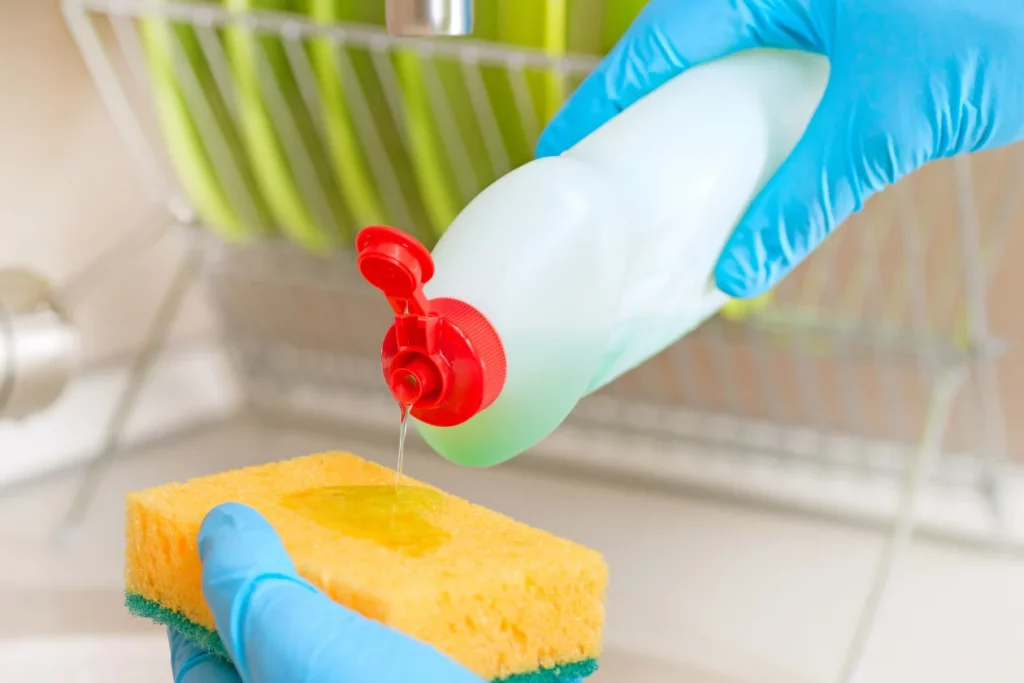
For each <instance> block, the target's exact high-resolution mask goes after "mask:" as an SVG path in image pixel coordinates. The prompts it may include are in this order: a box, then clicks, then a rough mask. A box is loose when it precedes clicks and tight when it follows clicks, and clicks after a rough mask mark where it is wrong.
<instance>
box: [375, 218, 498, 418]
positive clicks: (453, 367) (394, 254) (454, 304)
mask: <svg viewBox="0 0 1024 683" xmlns="http://www.w3.org/2000/svg"><path fill="white" fill-rule="evenodd" d="M356 251H357V253H358V255H359V256H358V258H357V260H356V263H357V265H358V267H359V272H360V273H362V275H363V277H364V278H365V279H366V281H367V282H369V283H370V284H371V285H373V286H374V287H376V288H377V289H379V290H381V291H382V292H383V293H384V296H386V297H387V298H388V303H390V304H391V308H392V310H394V312H395V323H394V324H393V325H392V326H391V329H389V330H388V332H387V334H386V335H385V337H384V344H383V346H382V348H381V366H382V368H383V370H384V380H385V381H386V382H387V383H388V387H389V388H390V389H391V393H392V394H393V395H394V397H395V400H397V401H398V402H399V403H401V404H403V405H407V406H412V410H411V413H412V416H413V417H415V418H416V419H417V420H420V421H421V422H425V423H427V424H431V425H435V426H438V427H452V426H454V425H457V424H462V423H463V422H465V421H466V420H468V419H470V418H471V417H473V416H474V415H476V414H477V413H479V412H480V411H481V410H484V409H485V408H487V407H488V406H489V405H491V403H493V402H494V399H496V398H497V397H498V394H499V393H501V389H502V387H503V386H504V385H505V350H504V348H503V347H502V345H501V339H500V338H499V337H498V333H497V332H496V331H495V330H494V327H493V326H492V325H491V324H490V322H489V321H488V320H487V318H485V317H484V315H483V314H482V313H481V312H480V311H478V310H477V309H475V308H473V307H472V306H470V305H469V304H467V303H466V302H464V301H459V300H457V299H447V298H439V299H432V300H428V299H427V298H426V297H425V296H424V294H423V284H424V283H426V282H428V281H429V280H430V278H432V277H433V276H434V261H433V259H431V257H430V252H429V251H427V248H426V247H424V246H423V245H422V244H420V243H419V242H418V241H416V239H414V238H413V237H411V236H410V235H407V234H406V233H404V232H402V231H401V230H396V229H394V228H388V227H383V226H371V227H368V228H364V229H363V230H362V231H360V233H359V235H358V236H357V237H356Z"/></svg>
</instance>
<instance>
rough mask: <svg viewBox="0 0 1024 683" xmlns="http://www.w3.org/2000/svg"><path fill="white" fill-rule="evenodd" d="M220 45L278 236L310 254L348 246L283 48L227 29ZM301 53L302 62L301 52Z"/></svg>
mask: <svg viewBox="0 0 1024 683" xmlns="http://www.w3.org/2000/svg"><path fill="white" fill-rule="evenodd" d="M227 6H228V7H229V8H230V9H232V10H234V11H239V12H244V11H247V10H275V11H281V12H298V13H305V11H306V9H307V3H306V2H305V1H303V0H227ZM227 46H228V53H229V55H230V58H231V63H232V66H233V68H234V71H235V78H236V81H237V83H238V99H239V109H240V114H241V119H242V131H243V135H244V141H245V145H246V150H247V152H248V155H249V158H250V160H251V162H252V164H253V168H254V169H255V172H256V178H257V181H258V182H259V186H260V188H261V190H262V192H263V195H264V197H265V198H266V201H267V203H268V204H269V206H270V209H271V211H272V212H273V214H274V217H275V218H276V220H277V223H278V224H279V225H280V227H281V230H282V232H284V233H285V234H286V235H288V236H289V237H290V238H291V240H292V241H293V242H295V243H296V244H298V245H300V246H301V247H303V248H304V249H306V250H308V251H312V252H315V253H324V252H327V251H330V250H332V249H335V248H337V247H339V246H342V245H346V244H350V243H351V241H352V239H353V236H354V233H355V227H354V221H353V219H352V217H351V214H349V212H348V211H347V209H346V206H345V202H344V200H343V198H342V195H343V190H342V188H340V187H339V184H338V181H337V179H336V177H335V175H334V172H333V169H332V167H331V161H330V160H329V159H328V155H327V154H326V153H325V152H324V149H323V141H322V140H321V138H320V136H319V135H318V134H317V129H316V124H315V119H314V115H313V113H312V112H311V111H310V109H309V106H308V105H307V103H306V101H305V99H304V98H303V93H302V91H301V89H300V87H299V84H298V82H297V81H296V76H295V74H294V73H293V71H292V66H291V64H290V62H289V59H288V53H287V51H286V50H287V48H286V47H285V45H284V43H283V42H282V40H281V39H280V38H278V37H276V36H273V35H269V34H265V33H260V34H256V33H255V32H253V31H252V30H251V29H248V28H244V27H242V26H237V25H235V26H232V27H231V28H229V29H228V30H227ZM301 49H302V50H305V51H306V57H307V58H308V57H309V47H308V46H307V45H303V46H302V48H301ZM261 75H262V76H263V77H262V78H261ZM289 151H290V152H291V154H289Z"/></svg>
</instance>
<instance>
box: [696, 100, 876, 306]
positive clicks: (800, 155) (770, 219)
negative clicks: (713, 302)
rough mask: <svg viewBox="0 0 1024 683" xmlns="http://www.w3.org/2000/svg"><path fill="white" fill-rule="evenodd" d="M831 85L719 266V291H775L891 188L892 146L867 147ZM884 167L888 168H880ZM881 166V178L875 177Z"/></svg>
mask: <svg viewBox="0 0 1024 683" xmlns="http://www.w3.org/2000/svg"><path fill="white" fill-rule="evenodd" d="M837 90H838V89H835V88H833V87H832V84H831V83H830V85H829V87H828V88H826V91H825V95H824V96H823V97H822V100H821V102H820V104H819V105H818V108H817V110H816V111H815V113H814V115H813V116H812V117H811V121H810V123H809V124H808V126H807V129H806V130H805V131H804V134H803V136H802V137H801V138H800V140H799V142H797V144H796V147H795V148H794V149H793V151H792V152H791V153H790V155H789V156H788V157H787V158H786V160H785V161H783V163H782V164H781V165H780V166H779V168H778V170H777V171H776V172H775V174H774V176H773V177H772V178H771V179H770V180H769V181H768V183H767V184H766V185H765V186H764V188H763V189H762V190H761V192H760V193H759V194H758V195H757V196H756V197H755V198H754V200H753V202H751V204H750V206H749V207H748V209H747V211H746V214H745V216H744V217H743V219H742V220H741V221H740V223H739V225H738V226H737V227H736V230H735V231H734V232H733V234H732V235H731V236H730V238H729V240H728V241H727V242H726V245H725V248H724V250H723V251H722V255H721V256H720V257H719V261H718V264H717V266H716V267H715V281H716V284H717V286H718V288H719V289H721V290H722V291H723V292H725V293H726V294H728V295H730V296H732V297H736V298H749V297H755V296H758V295H760V294H763V293H764V292H766V291H767V290H769V289H771V288H772V287H773V286H774V285H775V284H776V283H777V282H778V281H779V280H780V279H781V278H782V277H783V276H784V275H786V274H787V273H789V271H790V270H792V269H793V268H794V267H796V266H797V265H798V264H799V263H800V262H801V261H803V259H804V258H806V257H807V255H808V254H810V253H811V252H812V251H813V250H814V249H815V248H816V247H817V246H818V245H819V244H820V243H821V242H822V240H824V239H825V238H826V237H827V236H828V235H829V234H830V233H831V232H832V230H834V229H835V227H836V226H838V225H840V224H842V222H843V221H845V220H846V218H847V217H849V216H850V214H852V213H854V212H856V211H859V210H860V208H861V206H862V205H863V203H864V201H866V200H867V198H868V197H869V196H870V195H872V194H874V192H876V191H877V190H878V189H879V188H880V187H881V186H882V185H884V184H885V182H886V178H885V176H888V175H893V176H894V175H895V173H892V174H889V173H886V172H884V168H885V167H891V166H892V164H891V163H889V161H890V160H891V159H893V158H894V154H893V151H892V145H891V144H883V145H880V146H878V149H876V150H873V153H871V154H870V155H869V154H867V152H868V151H869V150H866V149H865V148H864V145H862V144H861V143H862V142H863V141H862V140H859V139H858V137H857V136H856V135H855V131H854V130H853V128H854V125H853V122H854V119H853V112H852V111H850V107H849V104H848V103H849V100H848V98H842V99H841V98H840V96H839V95H837V94H836V92H837ZM879 162H882V163H879ZM869 169H875V170H876V171H877V170H879V169H881V170H882V171H883V172H882V173H877V172H872V171H869Z"/></svg>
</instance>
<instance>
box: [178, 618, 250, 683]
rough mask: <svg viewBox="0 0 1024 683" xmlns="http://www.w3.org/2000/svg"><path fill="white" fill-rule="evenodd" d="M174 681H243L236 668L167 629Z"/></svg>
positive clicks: (210, 682) (200, 682) (185, 682)
mask: <svg viewBox="0 0 1024 683" xmlns="http://www.w3.org/2000/svg"><path fill="white" fill-rule="evenodd" d="M167 640H168V642H169V644H170V646H171V671H172V672H173V673H174V683H242V681H241V679H240V678H239V677H238V674H237V673H236V672H235V670H234V668H232V667H231V666H230V665H228V664H227V663H226V662H224V661H223V660H221V659H218V658H217V657H214V656H213V655H211V654H209V653H208V652H203V651H202V650H200V649H199V648H197V647H195V646H194V645H192V643H190V642H188V641H187V640H185V638H184V636H182V635H181V634H180V633H178V632H177V631H175V630H174V629H167Z"/></svg>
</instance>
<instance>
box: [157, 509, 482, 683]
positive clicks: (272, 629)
mask: <svg viewBox="0 0 1024 683" xmlns="http://www.w3.org/2000/svg"><path fill="white" fill-rule="evenodd" d="M199 555H200V557H201V558H202V561H203V594H204V595H205V596H206V600H207V602H208V603H209V605H210V608H211V609H212V611H213V615H214V619H215V621H216V622H217V631H218V632H219V633H220V637H221V639H222V640H223V641H224V645H225V647H227V649H228V651H229V653H230V654H231V658H232V660H234V662H235V666H234V667H231V666H229V665H227V664H226V663H224V662H222V661H221V660H219V659H217V658H216V657H213V656H212V655H208V654H206V653H204V652H201V651H199V650H197V649H195V648H194V647H193V646H192V645H190V644H189V643H188V642H186V641H185V640H184V638H182V637H181V636H180V635H179V634H178V633H176V632H174V631H171V632H170V634H169V637H170V644H171V664H172V667H173V670H174V680H175V683H239V682H240V681H245V682H246V683H285V682H288V683H300V682H301V683H328V682H330V683H410V682H413V681H415V682H416V683H482V681H481V679H480V678H478V677H477V676H475V675H474V674H472V673H470V672H469V671H468V670H466V669H465V668H463V667H461V666H459V665H458V664H456V663H455V662H453V661H452V660H450V659H448V658H447V657H445V656H444V655H442V654H441V653H439V652H438V651H437V650H435V649H433V648H432V647H430V646H428V645H425V644H423V643H420V642H419V641H416V640H414V639H412V638H409V637H407V636H405V635H403V634H401V633H399V632H397V631H394V630H392V629H389V628H387V627H385V626H384V625H382V624H380V623H379V622H376V621H373V620H370V619H367V618H365V617H363V616H361V615H359V614H357V613H355V612H352V611H350V610H348V609H345V608H344V607H342V606H341V605H339V604H337V603H335V602H334V601H332V600H331V599H330V598H328V597H327V596H326V595H324V594H323V593H321V592H320V591H319V590H317V589H316V588H315V587H314V586H313V585H312V584H310V583H309V582H308V581H306V580H304V579H302V578H301V577H299V575H298V574H297V573H296V571H295V566H294V565H293V564H292V561H291V559H289V557H288V555H287V553H286V552H285V550H284V546H283V545H282V544H281V541H280V539H279V538H278V536H277V534H276V533H275V532H274V530H273V528H272V527H271V526H270V524H268V523H267V522H266V520H264V519H263V517H261V516H260V515H259V514H258V513H257V512H256V511H255V510H253V509H251V508H248V507H245V506H244V505H238V504H228V505H222V506H220V507H219V508H216V509H214V510H213V511H212V512H210V514H209V515H207V517H206V520H205V521H204V522H203V526H202V529H201V530H200V532H199Z"/></svg>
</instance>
